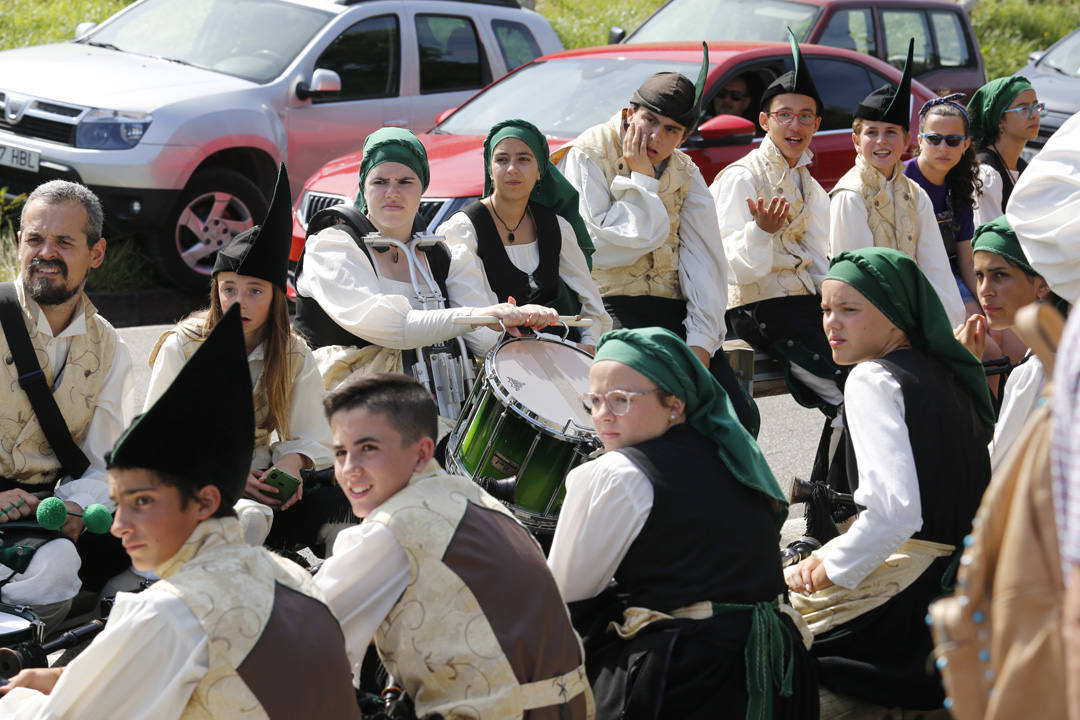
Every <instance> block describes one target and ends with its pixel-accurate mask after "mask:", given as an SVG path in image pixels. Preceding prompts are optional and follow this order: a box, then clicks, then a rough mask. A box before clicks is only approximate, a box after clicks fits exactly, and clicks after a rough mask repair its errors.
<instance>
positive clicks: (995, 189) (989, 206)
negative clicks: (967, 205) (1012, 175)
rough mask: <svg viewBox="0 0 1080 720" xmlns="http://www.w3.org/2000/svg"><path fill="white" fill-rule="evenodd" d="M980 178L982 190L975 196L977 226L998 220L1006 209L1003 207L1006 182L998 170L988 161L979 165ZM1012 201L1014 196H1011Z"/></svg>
mask: <svg viewBox="0 0 1080 720" xmlns="http://www.w3.org/2000/svg"><path fill="white" fill-rule="evenodd" d="M979 179H980V180H982V184H983V185H982V190H980V191H979V193H978V194H977V195H976V196H975V210H974V216H975V217H974V219H975V227H979V226H980V225H982V224H983V223H988V222H990V221H991V220H996V219H997V218H999V217H1001V216H1002V214H1003V213H1004V211H1003V210H1002V209H1001V197H1002V194H1003V192H1004V188H1005V182H1004V181H1003V180H1002V179H1001V175H1000V174H999V173H998V171H997V170H995V169H994V168H992V167H990V166H989V165H987V164H986V163H981V164H980V165H979ZM1009 202H1010V204H1011V203H1012V196H1011V195H1010V196H1009Z"/></svg>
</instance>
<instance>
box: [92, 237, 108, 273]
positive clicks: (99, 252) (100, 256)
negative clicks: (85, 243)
mask: <svg viewBox="0 0 1080 720" xmlns="http://www.w3.org/2000/svg"><path fill="white" fill-rule="evenodd" d="M104 261H105V238H99V239H98V241H97V242H96V243H94V244H93V245H91V246H90V267H92V268H96V267H100V266H101V263H103V262H104Z"/></svg>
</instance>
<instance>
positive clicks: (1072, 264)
mask: <svg viewBox="0 0 1080 720" xmlns="http://www.w3.org/2000/svg"><path fill="white" fill-rule="evenodd" d="M1005 214H1006V215H1007V216H1008V218H1009V222H1010V223H1011V224H1012V226H1013V229H1014V230H1015V231H1016V237H1017V238H1018V239H1019V240H1020V246H1021V247H1022V248H1023V249H1024V254H1026V255H1027V257H1028V260H1029V261H1030V262H1031V266H1032V267H1033V268H1035V269H1036V270H1037V271H1039V273H1040V274H1041V275H1042V276H1043V277H1044V278H1046V282H1048V283H1049V284H1050V287H1051V289H1053V291H1054V292H1056V293H1057V294H1058V295H1060V296H1061V297H1063V298H1064V299H1065V300H1068V301H1069V302H1076V300H1077V299H1080V243H1078V242H1063V239H1064V238H1080V113H1077V114H1076V115H1073V116H1072V117H1071V118H1069V119H1068V120H1066V121H1065V124H1063V125H1062V126H1061V127H1060V128H1058V130H1057V132H1055V133H1054V134H1053V135H1051V136H1050V139H1049V140H1047V141H1046V145H1044V146H1043V149H1042V150H1040V151H1039V154H1038V155H1036V156H1035V157H1034V159H1032V161H1031V164H1030V165H1028V166H1027V169H1026V170H1024V174H1023V175H1021V176H1020V179H1019V180H1017V181H1016V187H1014V188H1013V191H1012V195H1010V196H1009V209H1008V211H1007V212H1006V213H1005Z"/></svg>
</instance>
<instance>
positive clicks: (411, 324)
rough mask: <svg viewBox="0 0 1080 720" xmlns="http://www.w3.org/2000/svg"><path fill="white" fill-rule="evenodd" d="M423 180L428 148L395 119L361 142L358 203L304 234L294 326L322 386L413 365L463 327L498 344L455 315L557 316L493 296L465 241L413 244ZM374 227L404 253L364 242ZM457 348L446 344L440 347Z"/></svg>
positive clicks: (545, 320)
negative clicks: (435, 297) (438, 303)
mask: <svg viewBox="0 0 1080 720" xmlns="http://www.w3.org/2000/svg"><path fill="white" fill-rule="evenodd" d="M428 180H429V171H428V164H427V153H426V152H425V151H424V146H423V145H422V144H421V143H420V140H419V139H418V138H417V137H416V136H415V135H413V134H412V133H411V132H409V131H408V130H403V129H400V128H382V129H380V130H377V131H375V132H374V133H372V134H371V135H369V136H368V138H367V140H366V141H365V142H364V158H363V162H362V163H361V165H360V192H359V194H358V195H357V197H356V201H355V204H354V207H347V206H339V207H337V208H333V209H331V210H330V211H327V212H335V213H337V219H339V220H340V221H342V222H341V224H328V226H326V227H325V228H323V229H322V230H319V231H318V232H315V233H313V234H312V235H311V236H310V237H309V238H308V239H307V242H306V245H305V249H304V254H303V255H302V256H301V257H300V261H299V263H298V264H297V272H296V274H297V283H296V289H297V311H296V319H295V321H294V323H293V326H294V327H295V328H296V329H297V330H298V331H299V332H300V333H301V334H302V335H304V336H305V337H306V338H307V340H308V343H309V344H310V345H311V346H312V347H313V348H315V358H316V360H317V361H318V363H319V370H320V373H321V374H322V377H323V381H324V383H325V384H326V387H327V389H333V388H334V387H337V386H338V385H339V384H341V383H342V382H344V381H345V380H346V379H348V377H349V376H350V375H352V374H368V373H373V372H387V371H391V372H402V371H404V372H409V373H417V370H416V369H414V368H413V366H412V365H413V363H415V362H417V360H416V353H415V352H412V351H415V350H418V349H419V348H421V347H426V346H433V345H438V344H441V343H448V341H450V340H452V339H454V338H456V337H458V336H459V335H463V334H464V335H465V338H466V342H467V343H468V345H469V348H470V349H471V350H472V351H473V352H476V353H477V354H482V353H484V352H486V351H487V350H488V349H490V348H491V346H492V345H494V343H495V341H496V340H497V339H498V335H497V334H496V333H495V332H493V331H492V330H491V329H488V328H476V329H475V330H472V331H470V332H468V333H466V331H468V330H469V326H468V325H458V324H456V322H455V321H456V319H457V318H459V317H464V316H469V315H489V316H494V317H497V318H499V319H500V320H501V321H502V322H503V323H504V324H505V325H507V326H508V327H510V326H516V325H528V326H532V327H545V326H547V325H550V324H551V323H552V322H555V320H556V318H557V317H558V313H556V312H555V311H554V310H552V309H551V308H547V307H541V306H539V305H522V306H520V307H518V306H516V305H514V304H513V303H507V302H502V303H499V302H497V301H496V300H495V297H494V296H493V295H492V293H491V292H490V290H488V289H487V287H486V283H485V281H484V270H483V267H482V266H481V264H480V261H479V259H478V258H477V257H476V254H475V253H474V252H472V251H471V250H469V248H467V247H464V246H456V247H450V248H447V247H446V246H445V245H442V244H440V245H436V246H434V247H432V248H430V249H429V250H427V251H426V252H421V251H419V250H417V249H416V247H415V244H414V240H413V238H414V235H415V233H417V232H423V231H424V230H425V229H426V225H425V223H424V222H423V219H422V218H420V217H419V215H418V214H417V211H418V210H419V208H420V198H421V195H422V194H423V192H424V190H425V188H427V185H428ZM370 233H378V234H379V235H381V236H382V237H384V238H390V239H393V240H397V241H398V242H400V243H401V244H402V245H404V246H405V250H404V252H403V251H402V249H401V248H400V247H395V246H391V247H389V248H387V249H384V250H373V249H370V248H368V247H367V246H365V245H364V242H363V238H364V237H365V236H367V235H368V234H370ZM410 263H411V264H412V265H414V266H416V267H418V268H421V269H426V270H429V271H430V280H434V282H435V284H436V285H437V286H438V287H435V288H432V287H428V280H429V279H428V278H424V277H422V276H421V277H418V278H417V279H416V282H415V283H414V282H413V279H412V273H411V272H410ZM436 290H437V291H439V292H440V293H441V294H442V296H443V298H444V299H445V301H446V302H445V307H443V308H433V307H431V306H430V304H429V303H428V302H427V300H425V298H428V299H430V295H431V293H432V292H433V291H436ZM421 294H423V297H422V296H421ZM515 332H516V331H515ZM456 347H457V346H456V343H450V346H449V347H448V348H446V349H445V352H454V351H455V350H456ZM403 352H404V355H403ZM440 411H441V412H442V413H443V415H444V417H447V418H451V417H452V416H453V415H456V409H454V408H451V407H449V406H447V407H443V406H442V405H440Z"/></svg>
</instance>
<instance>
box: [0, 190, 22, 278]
mask: <svg viewBox="0 0 1080 720" xmlns="http://www.w3.org/2000/svg"><path fill="white" fill-rule="evenodd" d="M24 200H26V195H25V194H23V195H9V194H8V191H7V188H0V282H7V281H8V280H14V279H15V276H16V275H18V274H19V256H18V242H17V241H16V239H15V226H16V225H17V224H18V220H17V219H18V215H19V212H20V211H21V209H22V204H23V201H24Z"/></svg>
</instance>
